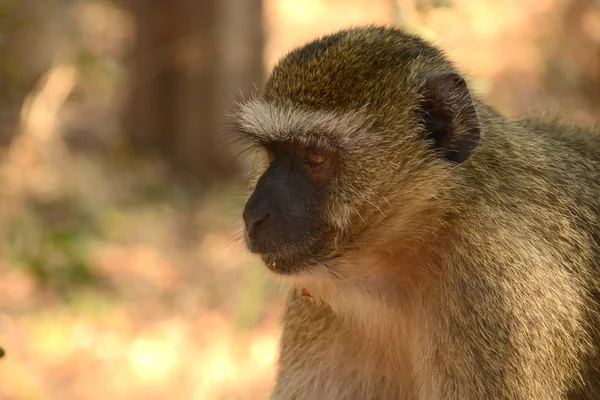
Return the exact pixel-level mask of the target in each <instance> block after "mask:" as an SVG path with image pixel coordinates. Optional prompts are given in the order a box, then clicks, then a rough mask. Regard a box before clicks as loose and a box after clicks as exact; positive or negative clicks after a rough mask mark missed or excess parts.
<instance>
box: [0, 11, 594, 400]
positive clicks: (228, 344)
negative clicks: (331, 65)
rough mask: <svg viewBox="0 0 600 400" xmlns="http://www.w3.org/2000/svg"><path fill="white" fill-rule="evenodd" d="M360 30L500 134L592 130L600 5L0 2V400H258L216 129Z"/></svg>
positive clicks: (260, 279) (229, 151)
mask: <svg viewBox="0 0 600 400" xmlns="http://www.w3.org/2000/svg"><path fill="white" fill-rule="evenodd" d="M365 23H377V24H388V25H397V26H402V27H404V28H405V29H407V30H409V31H411V32H415V33H419V34H421V35H424V36H425V37H427V38H428V39H430V40H433V41H434V42H435V43H437V44H438V45H440V46H442V47H443V48H444V49H445V50H446V51H447V53H448V55H449V57H450V58H451V59H453V60H454V61H456V62H457V63H458V65H460V66H461V68H463V69H464V70H465V71H466V72H467V74H468V78H469V81H470V83H471V85H472V87H473V88H474V89H475V90H476V91H477V92H478V93H479V94H480V95H481V97H482V98H484V99H485V100H486V101H488V102H489V103H490V104H492V105H494V106H495V107H497V108H498V109H500V110H501V111H503V112H505V113H508V114H511V115H515V114H521V113H539V112H541V110H550V112H551V113H553V114H557V115H559V116H560V117H562V118H563V119H566V120H568V121H572V122H576V123H581V124H594V123H598V122H599V120H600V112H599V111H598V110H599V109H600V108H599V107H600V2H599V1H597V0H596V1H593V0H571V1H567V0H486V1H474V0H263V1H261V0H171V1H161V0H113V1H110V0H45V1H41V0H0V346H1V347H3V348H4V349H5V351H6V355H5V357H4V358H2V359H0V399H2V400H29V399H32V400H38V399H39V400H43V399H92V400H93V399H106V398H111V399H113V400H118V399H165V398H169V399H209V400H212V399H262V398H265V397H266V396H267V393H268V392H269V389H270V388H271V386H272V384H273V374H274V365H275V361H276V358H277V341H278V337H279V330H278V329H279V328H278V323H277V319H278V316H279V314H280V312H281V309H282V302H283V294H282V293H281V292H282V291H281V289H280V288H278V287H277V286H276V285H275V284H274V283H273V282H272V280H271V279H270V278H269V277H268V275H267V274H266V273H265V272H264V271H263V268H261V265H260V263H259V262H258V261H257V260H256V259H254V258H252V257H251V256H249V255H248V254H247V253H246V252H245V250H244V246H243V243H242V242H241V240H240V235H239V232H240V228H241V219H240V215H241V209H242V207H243V204H244V201H245V196H246V183H245V182H246V180H245V174H246V173H247V172H248V170H249V166H250V164H251V162H252V155H251V154H245V153H243V152H242V150H243V149H240V148H237V147H236V145H231V144H229V143H228V142H227V141H226V140H222V137H223V132H225V131H227V129H228V128H227V126H228V125H227V123H228V121H227V116H226V115H227V112H228V111H230V110H231V107H232V100H234V99H237V98H240V96H244V95H248V94H251V93H256V92H257V91H259V90H260V87H261V85H262V84H263V82H264V80H265V77H266V75H267V73H268V71H269V69H270V68H271V67H272V66H273V65H274V64H275V63H276V61H277V60H278V58H280V57H281V56H282V55H284V54H285V53H286V52H287V51H289V50H290V49H291V48H292V47H294V46H297V45H300V44H302V43H303V42H305V41H307V40H310V39H312V38H314V37H315V36H317V35H322V34H326V33H330V32H332V31H334V30H336V29H339V28H344V27H348V26H352V25H358V24H365ZM257 88H258V89H257Z"/></svg>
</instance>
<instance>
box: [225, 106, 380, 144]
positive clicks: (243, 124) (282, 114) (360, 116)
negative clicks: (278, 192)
mask: <svg viewBox="0 0 600 400" xmlns="http://www.w3.org/2000/svg"><path fill="white" fill-rule="evenodd" d="M236 124H237V126H238V128H239V129H240V131H241V132H243V133H244V134H246V135H249V136H250V138H252V139H254V140H256V141H258V142H262V143H270V142H286V141H290V140H293V141H299V142H303V143H306V144H313V145H320V146H324V147H331V148H332V149H337V150H342V149H347V145H348V144H349V143H350V141H354V142H356V140H357V138H360V137H361V136H362V135H366V134H367V132H368V131H369V129H370V128H371V125H372V124H371V122H370V118H369V115H368V113H367V112H366V111H365V110H363V109H359V110H354V111H339V112H333V111H323V110H308V109H301V108H299V107H297V106H294V105H278V104H271V103H269V102H267V101H265V100H263V99H254V100H249V101H246V102H244V103H242V104H240V105H239V108H238V111H237V113H236Z"/></svg>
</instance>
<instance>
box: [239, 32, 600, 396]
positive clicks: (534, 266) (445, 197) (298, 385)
mask: <svg viewBox="0 0 600 400" xmlns="http://www.w3.org/2000/svg"><path fill="white" fill-rule="evenodd" d="M236 117H237V120H236V124H237V129H238V131H239V132H240V133H241V134H242V135H243V136H244V137H246V138H248V139H249V140H251V141H252V142H253V143H254V144H256V145H257V147H258V148H259V149H260V150H259V156H260V157H261V160H262V161H263V162H262V163H261V164H260V165H262V166H260V167H259V169H260V170H259V171H258V174H257V178H258V179H257V182H256V184H255V188H254V192H253V194H252V196H251V197H250V199H249V200H248V202H247V204H246V207H245V209H244V213H243V219H244V222H245V227H246V242H247V245H248V247H249V249H250V251H252V252H254V253H257V254H259V255H260V256H261V257H262V259H263V260H264V262H265V264H266V266H267V267H268V268H269V269H270V270H271V271H273V273H274V274H275V275H276V276H278V277H279V278H280V279H282V280H284V281H286V282H288V283H290V284H291V285H292V286H293V289H292V290H291V293H290V295H289V298H288V300H287V306H286V311H285V314H284V316H283V333H282V338H281V355H280V359H279V369H278V374H277V383H276V386H275V388H274V391H273V393H272V395H271V398H272V399H274V400H291V399H297V400H320V399H323V400H335V399H408V400H413V399H414V400H450V399H457V400H458V399H460V400H466V399H478V400H479V399H520V400H525V399H527V400H550V399H600V316H599V315H600V134H595V133H592V132H590V131H586V130H584V129H580V128H575V127H569V126H564V125H558V124H555V123H547V122H541V121H537V120H532V119H511V118H508V117H506V116H503V115H501V114H499V113H498V112H497V111H495V110H494V109H493V108H491V107H490V106H488V105H486V104H484V103H482V102H481V101H480V100H479V99H478V98H477V97H476V96H475V95H474V94H473V93H472V92H471V91H470V90H469V88H468V85H467V84H466V83H465V79H464V78H463V77H462V76H461V74H460V72H459V71H458V70H457V68H456V67H455V66H454V65H453V64H452V63H451V62H450V61H449V60H448V59H447V58H446V57H445V56H444V54H443V53H442V51H440V50H439V49H437V48H436V47H434V46H432V45H431V44H429V43H427V42H426V41H424V40H423V39H421V38H419V37H417V36H413V35H410V34H408V33H405V32H403V31H401V30H397V29H391V28H381V27H364V28H355V29H348V30H344V31H341V32H338V33H335V34H332V35H330V36H325V37H323V38H320V39H318V40H315V41H313V42H311V43H309V44H307V45H305V46H303V47H300V48H298V49H296V50H294V51H292V52H291V53H289V54H288V55H286V56H285V57H284V58H283V59H282V60H281V61H279V63H278V64H277V65H276V66H275V68H274V70H273V72H272V74H271V76H270V77H269V79H268V81H267V83H266V86H265V88H264V92H263V93H262V94H261V95H260V96H257V97H255V98H252V99H248V100H245V101H242V102H241V103H240V105H239V109H238V111H237V114H236Z"/></svg>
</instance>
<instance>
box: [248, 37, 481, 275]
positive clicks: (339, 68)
mask: <svg viewBox="0 0 600 400" xmlns="http://www.w3.org/2000/svg"><path fill="white" fill-rule="evenodd" d="M237 127H238V130H239V131H240V132H241V133H242V134H243V135H244V136H245V137H247V138H248V139H250V140H251V141H252V142H253V143H254V144H256V145H257V147H258V148H259V151H258V155H259V159H260V160H259V163H258V165H259V168H258V173H257V175H256V177H257V180H256V182H255V187H254V192H253V194H252V196H251V197H250V199H249V200H248V202H247V204H246V206H245V209H244V213H243V218H244V222H245V226H246V242H247V245H248V247H249V249H250V251H252V252H254V253H258V254H260V255H261V256H262V258H263V260H264V261H265V263H266V265H267V266H268V267H269V268H270V269H271V270H273V271H275V272H277V273H279V274H285V275H295V274H300V273H302V272H309V273H310V272H314V271H317V270H319V271H326V272H327V273H330V274H331V275H332V276H337V277H340V276H344V274H345V273H346V272H347V271H344V268H345V267H344V265H347V264H348V261H349V258H351V257H352V255H355V254H358V253H360V252H363V253H364V252H365V251H371V252H380V253H386V252H389V253H391V252H392V251H393V249H400V248H402V245H403V244H405V245H407V246H413V245H414V244H415V243H417V242H418V241H419V240H423V239H424V238H425V237H426V235H427V234H429V233H432V232H434V231H435V230H436V229H437V228H438V227H439V226H441V224H442V221H443V214H444V213H445V212H446V211H447V209H446V207H447V204H449V202H447V199H448V196H449V195H450V194H449V193H450V191H451V188H452V185H454V184H455V181H456V179H455V175H456V174H454V172H453V171H454V170H455V169H456V167H460V165H461V163H463V162H464V161H465V160H467V159H468V158H469V156H470V155H471V152H472V151H473V150H474V149H475V147H476V146H477V143H478V141H479V123H478V117H477V113H476V110H475V102H474V100H473V98H472V97H471V95H470V93H469V91H468V88H467V85H466V84H465V81H464V80H463V78H462V77H461V76H460V75H458V74H457V73H456V71H455V69H454V67H453V66H452V64H451V63H450V62H449V61H447V60H446V58H445V57H444V55H443V54H442V53H441V52H440V51H439V50H437V49H436V48H434V47H433V46H431V45H429V44H428V43H426V42H424V41H423V40H421V39H419V38H417V37H414V36H411V35H408V34H406V33H404V32H402V31H399V30H395V29H387V28H376V27H368V28H357V29H350V30H346V31H341V32H339V33H336V34H333V35H330V36H326V37H323V38H321V39H319V40H316V41H314V42H312V43H309V44H307V45H305V46H304V47H301V48H298V49H296V50H294V51H292V52H291V53H289V54H288V55H287V56H285V57H284V58H283V59H282V60H281V61H280V62H279V63H278V64H277V66H276V67H275V68H274V70H273V72H272V74H271V76H270V78H269V79H268V81H267V84H266V87H265V89H264V93H263V95H262V96H261V97H256V98H253V99H250V100H247V101H243V102H242V103H241V104H240V107H239V110H238V112H237ZM415 240H416V241H417V242H415Z"/></svg>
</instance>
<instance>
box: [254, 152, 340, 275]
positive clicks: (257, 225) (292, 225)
mask: <svg viewBox="0 0 600 400" xmlns="http://www.w3.org/2000/svg"><path fill="white" fill-rule="evenodd" d="M264 150H266V152H267V154H268V162H269V166H268V167H267V169H266V170H265V171H264V173H263V174H262V176H261V177H260V178H259V180H258V182H257V184H256V187H255V189H254V193H253V194H252V196H251V197H250V199H249V200H248V202H247V203H246V206H245V208H244V213H243V219H244V223H245V226H246V243H247V245H248V248H249V249H250V251H252V252H253V253H257V254H260V255H261V256H262V258H263V260H264V261H265V263H266V265H267V267H269V268H270V269H271V270H273V271H275V272H278V273H282V274H291V273H294V272H296V271H297V270H298V269H300V268H303V267H305V266H306V265H307V264H310V263H311V261H314V260H315V259H317V258H319V256H320V255H321V254H322V253H323V252H324V249H325V247H326V243H325V242H326V237H327V236H329V235H328V234H329V232H328V228H327V221H325V218H324V215H325V207H324V206H325V202H326V199H327V197H328V191H329V190H330V183H331V179H332V178H333V176H334V174H335V173H336V167H337V164H338V155H337V153H336V152H335V151H333V150H331V149H329V148H326V147H322V146H321V147H319V146H316V145H315V146H310V145H306V144H304V143H299V142H272V143H269V144H267V145H266V146H265V148H264Z"/></svg>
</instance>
